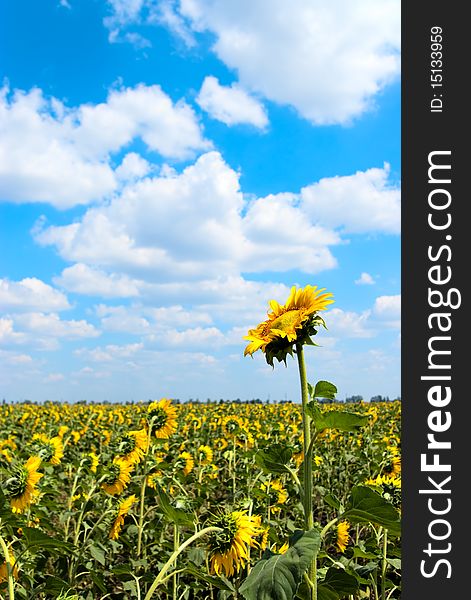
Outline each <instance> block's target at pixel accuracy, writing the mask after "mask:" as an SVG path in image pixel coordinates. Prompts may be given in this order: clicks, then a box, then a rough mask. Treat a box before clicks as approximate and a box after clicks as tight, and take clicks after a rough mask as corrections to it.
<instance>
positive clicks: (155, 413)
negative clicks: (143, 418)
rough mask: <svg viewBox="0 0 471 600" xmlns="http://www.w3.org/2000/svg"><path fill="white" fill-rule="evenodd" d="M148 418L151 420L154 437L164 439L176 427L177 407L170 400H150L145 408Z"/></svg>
mask: <svg viewBox="0 0 471 600" xmlns="http://www.w3.org/2000/svg"><path fill="white" fill-rule="evenodd" d="M147 416H148V419H149V420H150V421H151V422H152V430H153V431H154V433H155V437H156V438H158V439H162V440H166V439H168V438H169V437H170V436H171V435H172V434H173V433H175V431H176V429H177V425H178V423H177V418H178V416H177V409H176V408H175V407H174V406H173V405H172V401H171V400H168V399H167V398H162V399H161V400H159V401H158V402H151V403H150V404H149V406H148V408H147Z"/></svg>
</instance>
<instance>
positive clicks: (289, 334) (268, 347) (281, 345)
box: [244, 285, 333, 366]
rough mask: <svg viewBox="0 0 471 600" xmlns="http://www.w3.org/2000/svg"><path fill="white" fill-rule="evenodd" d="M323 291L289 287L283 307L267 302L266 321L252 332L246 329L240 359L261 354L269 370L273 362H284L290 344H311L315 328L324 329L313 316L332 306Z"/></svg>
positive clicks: (315, 288) (319, 321) (320, 322)
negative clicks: (258, 352) (246, 341)
mask: <svg viewBox="0 0 471 600" xmlns="http://www.w3.org/2000/svg"><path fill="white" fill-rule="evenodd" d="M324 290H325V288H322V289H320V290H319V289H317V286H314V287H313V286H311V285H307V286H306V287H305V288H304V289H302V288H300V289H297V288H296V286H293V287H292V288H291V293H290V295H289V297H288V300H287V301H286V303H285V304H283V305H281V304H278V302H277V301H276V300H270V302H269V305H270V308H271V312H269V313H268V319H267V320H266V321H262V323H260V324H259V325H257V327H256V328H255V329H249V332H248V335H246V336H245V337H244V339H245V340H248V341H249V342H250V343H249V344H248V345H247V347H246V348H245V350H244V356H246V355H247V354H250V355H251V356H252V355H253V354H254V353H255V352H257V351H258V350H261V351H262V352H263V353H264V354H265V357H266V359H267V362H268V363H269V364H271V365H272V366H273V358H276V359H277V360H279V361H281V360H283V361H284V360H286V355H287V354H288V353H289V354H291V353H292V348H293V345H294V343H298V342H299V343H302V344H305V343H307V344H312V343H313V342H312V340H311V339H310V336H311V335H315V334H316V333H317V331H316V329H315V327H316V326H319V325H325V324H324V321H323V319H322V318H321V317H320V316H319V315H317V314H316V313H318V312H319V311H321V310H325V309H326V308H327V306H328V305H329V304H332V302H333V300H331V297H332V294H331V293H325V294H324V293H322V292H324Z"/></svg>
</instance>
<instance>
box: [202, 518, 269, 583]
mask: <svg viewBox="0 0 471 600" xmlns="http://www.w3.org/2000/svg"><path fill="white" fill-rule="evenodd" d="M212 524H213V525H215V526H216V527H221V529H222V531H221V532H217V533H213V534H212V535H211V537H210V540H209V560H210V570H211V572H212V573H216V575H220V574H222V573H223V574H224V575H226V577H230V576H231V575H234V573H238V572H239V570H240V569H241V568H243V567H244V566H245V564H246V562H247V560H248V557H249V551H248V550H249V546H252V547H253V546H256V545H257V541H256V537H257V536H258V535H260V533H262V532H261V528H260V518H259V517H258V518H257V517H256V516H248V515H247V513H246V511H234V512H232V513H229V514H223V515H220V516H218V517H216V518H215V519H214V520H213V522H212Z"/></svg>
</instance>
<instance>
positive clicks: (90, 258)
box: [35, 152, 341, 283]
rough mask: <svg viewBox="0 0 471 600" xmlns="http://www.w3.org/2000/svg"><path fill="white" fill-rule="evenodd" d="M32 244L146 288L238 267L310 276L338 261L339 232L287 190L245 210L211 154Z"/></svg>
mask: <svg viewBox="0 0 471 600" xmlns="http://www.w3.org/2000/svg"><path fill="white" fill-rule="evenodd" d="M35 237H36V240H37V241H38V242H39V243H40V244H43V245H54V246H56V247H57V249H58V251H59V253H60V254H61V256H62V257H63V258H65V259H66V260H69V261H77V262H82V263H85V264H87V265H89V266H94V267H99V268H101V269H103V268H105V269H107V270H109V269H112V270H118V271H120V272H125V273H127V274H128V275H130V276H132V277H133V278H138V279H144V280H146V281H147V282H148V283H152V282H153V281H160V282H162V283H171V282H172V281H180V282H181V281H189V280H196V279H198V280H202V279H205V280H208V279H214V278H217V277H219V276H220V274H221V273H225V274H226V276H238V275H239V273H240V272H241V271H246V272H256V271H260V270H262V271H263V270H265V271H267V270H271V271H287V270H292V269H296V268H298V269H301V270H303V271H305V272H308V273H317V272H319V271H321V270H323V269H327V268H332V267H333V266H335V265H336V261H335V259H334V257H333V256H332V254H331V251H330V249H329V246H331V245H334V244H338V243H340V241H341V239H340V237H339V235H338V234H337V233H335V232H334V231H332V230H329V229H326V228H325V227H323V226H321V225H318V224H317V223H316V222H315V219H312V220H309V219H308V218H307V214H306V212H305V211H304V209H303V207H302V206H299V199H298V197H297V196H296V195H294V194H278V195H276V196H267V197H266V198H261V199H258V200H254V201H252V202H251V203H249V205H248V206H247V203H246V202H245V201H244V198H243V195H242V193H241V191H240V187H239V175H238V173H236V172H235V171H234V170H232V169H231V168H230V167H229V166H228V165H227V164H226V163H225V162H224V161H223V159H222V157H221V155H220V154H219V153H217V152H210V153H207V154H204V155H202V156H201V157H199V158H198V160H197V161H196V162H195V163H194V164H193V165H190V166H188V167H186V168H185V169H184V170H183V172H182V173H180V174H176V173H174V172H172V171H170V172H168V173H165V172H164V173H162V174H161V175H160V176H159V177H152V178H146V179H143V180H141V181H139V182H137V183H135V184H130V185H128V186H126V187H125V188H124V189H123V191H122V193H121V194H119V195H117V196H115V197H114V198H113V200H112V201H111V202H110V203H109V205H106V206H100V207H94V208H91V209H89V210H88V211H87V212H86V214H85V215H84V217H83V218H82V220H81V221H78V222H74V223H71V224H70V225H65V226H60V227H55V226H52V227H44V224H42V223H39V225H38V227H36V228H35Z"/></svg>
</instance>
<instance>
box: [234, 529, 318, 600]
mask: <svg viewBox="0 0 471 600" xmlns="http://www.w3.org/2000/svg"><path fill="white" fill-rule="evenodd" d="M320 543H321V538H320V533H319V531H318V530H317V529H311V530H310V531H305V532H302V531H297V532H295V534H294V535H293V537H292V538H291V540H290V547H289V548H288V550H287V551H286V552H285V553H284V554H272V553H271V552H270V551H268V552H266V553H265V554H264V557H263V558H262V559H261V560H260V561H259V562H258V563H257V564H256V565H255V566H254V568H253V569H252V571H251V572H250V575H249V576H248V577H247V579H246V580H245V581H244V583H243V584H242V585H241V586H240V588H239V592H240V593H241V595H242V596H243V597H244V598H245V600H287V599H290V598H294V596H295V594H296V591H297V589H298V586H299V584H300V583H301V581H302V579H303V575H304V573H305V572H306V571H307V570H308V568H309V565H310V564H311V562H312V560H313V558H314V557H315V556H316V554H317V553H318V551H319V547H320Z"/></svg>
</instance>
